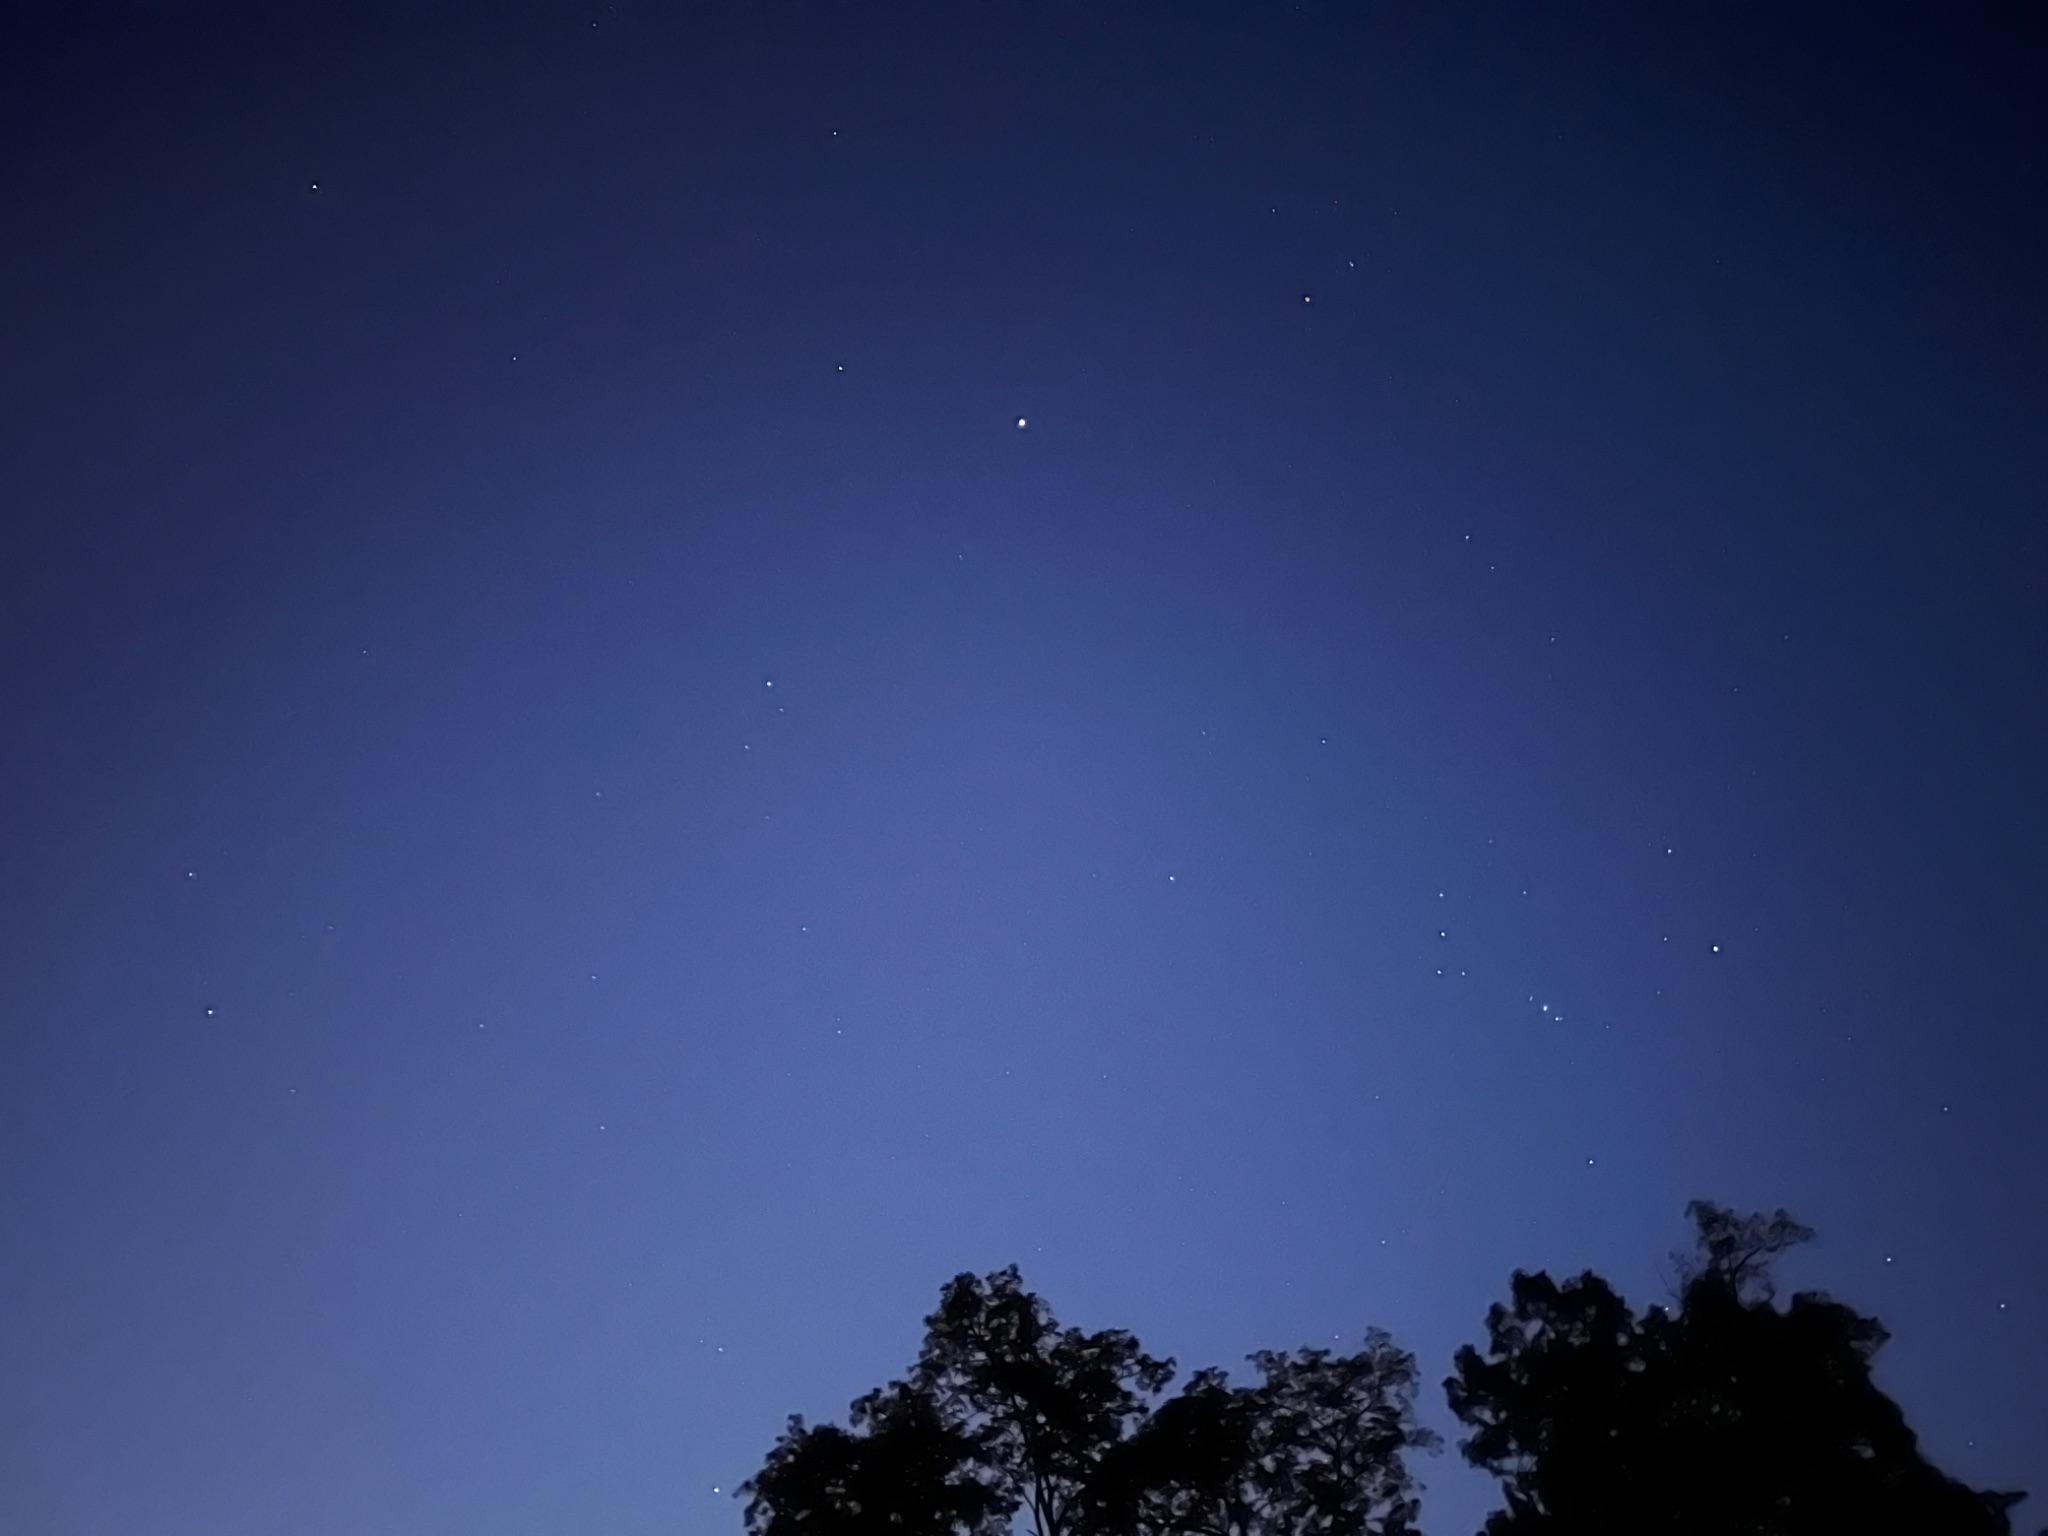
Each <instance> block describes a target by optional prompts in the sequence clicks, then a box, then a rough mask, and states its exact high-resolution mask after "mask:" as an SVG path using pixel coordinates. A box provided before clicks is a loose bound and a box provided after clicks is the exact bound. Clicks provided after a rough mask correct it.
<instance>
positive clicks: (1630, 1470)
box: [1445, 1201, 2021, 1536]
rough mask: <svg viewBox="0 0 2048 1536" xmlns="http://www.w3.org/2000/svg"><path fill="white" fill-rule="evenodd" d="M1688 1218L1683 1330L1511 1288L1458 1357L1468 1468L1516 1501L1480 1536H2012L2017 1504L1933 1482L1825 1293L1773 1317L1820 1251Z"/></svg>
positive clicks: (1721, 1221)
mask: <svg viewBox="0 0 2048 1536" xmlns="http://www.w3.org/2000/svg"><path fill="white" fill-rule="evenodd" d="M1687 1209H1688V1214H1689V1215H1690V1216H1691V1218H1692V1220H1693V1223H1694V1226H1695V1228H1696V1229H1697V1252H1696V1253H1695V1254H1694V1255H1693V1256H1691V1257H1690V1258H1689V1259H1687V1260H1685V1261H1684V1262H1683V1263H1682V1266H1681V1274H1682V1276H1683V1284H1682V1288H1681V1292H1680V1297H1679V1306H1678V1309H1677V1310H1676V1311H1675V1312H1671V1311H1667V1310H1665V1309H1664V1308H1662V1307H1654V1306H1653V1307H1651V1308H1649V1309H1648V1310H1647V1311H1646V1312H1644V1313H1642V1314H1640V1315H1638V1314H1637V1313H1636V1312H1634V1311H1633V1310H1632V1309H1631V1308H1630V1307H1629V1306H1628V1304H1627V1303H1626V1302H1624V1301H1623V1300H1622V1299H1621V1297H1620V1296H1618V1295H1617V1294H1616V1293H1615V1292H1614V1290H1613V1289H1612V1287H1610V1286H1609V1285H1608V1283H1607V1282H1606V1281H1605V1280H1602V1279H1601V1278H1600V1277H1599V1276H1598V1275H1595V1274H1591V1273H1586V1274H1582V1275H1579V1276H1578V1277H1577V1278H1575V1279H1570V1280H1566V1281H1563V1282H1562V1283H1560V1282H1558V1281H1556V1280H1553V1279H1552V1278H1551V1277H1550V1276H1549V1275H1547V1274H1542V1273H1537V1274H1525V1273H1521V1272H1517V1273H1516V1275H1515V1276H1514V1278H1513V1281H1512V1284H1511V1288H1510V1297H1511V1299H1510V1301H1509V1302H1508V1304H1506V1305H1504V1306H1500V1305H1497V1306H1495V1307H1494V1308H1493V1309H1492V1311H1491V1312H1490V1313H1489V1314H1488V1316H1487V1320H1486V1329H1487V1335H1488V1346H1487V1348H1486V1350H1485V1351H1484V1352H1482V1351H1480V1350H1478V1349H1475V1348H1472V1347H1471V1346H1467V1347H1466V1348H1464V1349H1461V1350H1460V1351H1459V1352H1458V1355H1457V1361H1456V1366H1457V1369H1456V1374H1455V1375H1453V1376H1452V1377H1451V1378H1450V1380H1449V1381H1448V1382H1447V1383H1446V1384H1445V1385H1446V1388H1447V1390H1448V1392H1449V1394H1450V1402H1451V1410H1452V1412H1453V1413H1455V1414H1456V1415H1457V1417H1458V1418H1459V1419H1460V1420H1461V1421H1463V1422H1464V1423H1465V1424H1466V1425H1467V1426H1468V1427H1469V1428H1470V1429H1471V1430H1472V1435H1471V1437H1470V1438H1469V1439H1467V1440H1465V1441H1464V1442H1463V1443H1462V1447H1461V1448H1462V1449H1463V1451H1464V1453H1465V1456H1466V1459H1467V1460H1469V1461H1471V1462H1472V1463H1473V1464H1474V1465H1476V1466H1479V1467H1483V1468H1484V1469H1486V1470H1487V1471H1489V1472H1491V1473H1493V1474H1494V1475H1495V1476H1496V1477H1499V1478H1500V1479H1501V1480H1502V1483H1503V1485H1504V1492H1505V1495H1506V1501H1507V1507H1506V1508H1505V1509H1503V1510H1501V1511H1499V1512H1497V1513H1496V1514H1494V1515H1493V1516H1491V1517H1490V1518H1489V1519H1488V1521H1487V1525H1486V1529H1487V1532H1488V1536H1553V1533H1557V1536H1563V1533H1567V1532H1569V1533H1571V1536H1607V1533H1610V1532H1611V1533H1614V1536H1622V1533H1624V1532H1627V1533H1636V1532H1647V1531H1656V1532H1668V1533H1671V1536H1694V1533H1698V1536H1726V1533H1752V1532H1753V1533H1756V1536H1806V1533H1809V1532H1811V1533H1814V1536H1822V1533H1836V1532H1845V1531H1853V1532H1856V1533H1858V1536H1889V1533H1894V1532H1896V1533H1899V1536H1905V1533H1907V1532H1912V1533H1914V1536H2004V1533H2006V1532H2007V1531H2009V1530H2010V1528H2011V1524H2010V1521H2009V1519H2008V1518H2007V1516H2006V1513H2005V1512H2006V1510H2007V1508H2008V1507H2009V1506H2011V1505H2012V1504H2014V1503H2016V1502H2017V1501H2018V1500H2019V1498H2020V1497H2021V1496H2020V1495H2018V1494H2008V1493H1982V1492H1978V1491H1975V1490H1973V1489H1970V1488H1968V1487H1966V1486H1964V1485H1963V1484H1962V1483H1959V1482H1957V1481H1956V1480H1954V1479H1953V1478H1950V1477H1947V1476H1945V1475H1943V1474H1942V1473H1941V1472H1940V1471H1938V1470H1937V1469H1936V1468H1935V1467H1933V1466H1932V1465H1931V1464H1930V1463H1929V1462H1928V1461H1927V1460H1926V1458H1925V1457H1923V1456H1922V1455H1921V1453H1920V1449H1919V1444H1918V1441H1917V1439H1916V1437H1915V1436H1914V1434H1913V1431H1912V1430H1911V1429H1910V1428H1908V1427H1907V1425H1906V1421H1905V1417H1904V1415H1903V1414H1902V1413H1901V1412H1900V1410H1899V1407H1898V1405H1897V1404H1895V1403H1894V1402H1892V1400H1891V1399H1890V1398H1888V1397H1886V1396H1885V1394H1884V1393H1883V1392H1881V1391H1880V1390H1878V1388H1877V1386H1876V1384H1875V1383H1874V1382H1873V1381H1872V1379H1871V1360H1872V1358H1873V1357H1874V1356H1875V1355H1876V1353H1877V1351H1878V1350H1879V1348H1880V1347H1882V1345H1883V1344H1884V1342H1885V1339H1886V1337H1887V1335H1886V1333H1885V1330H1884V1329H1883V1327H1882V1326H1880V1325H1879V1324H1878V1322H1877V1321H1876V1320H1875V1319H1873V1318H1868V1317H1864V1316H1861V1315H1860V1314H1858V1313H1857V1312H1855V1311H1853V1310H1852V1309H1850V1308H1849V1307H1846V1306H1844V1305H1843V1304H1841V1303H1840V1302H1837V1301H1834V1300H1832V1299H1830V1298H1828V1297H1826V1296H1824V1295H1820V1294H1818V1293H1812V1292H1808V1293H1802V1294H1800V1295H1796V1296H1794V1297H1793V1298H1792V1301H1791V1304H1790V1305H1789V1306H1787V1307H1784V1308H1779V1307H1778V1306H1776V1305H1775V1304H1774V1301H1773V1286H1772V1281H1771V1265H1772V1262H1773V1261H1774V1260H1775V1259H1776V1258H1777V1256H1778V1255H1779V1254H1780V1253H1782V1252H1783V1251H1784V1250H1785V1249H1787V1248H1789V1247H1792V1246H1793V1245H1795V1244H1797V1243H1801V1242H1804V1241H1806V1240H1807V1239H1809V1238H1810V1237H1811V1236H1812V1233H1811V1232H1810V1231H1808V1230H1807V1229H1806V1228H1804V1227H1802V1226H1800V1225H1799V1224H1798V1223H1797V1222H1795V1221H1793V1220H1792V1219H1791V1217H1789V1216H1788V1215H1786V1214H1785V1212H1783V1211H1779V1212H1777V1213H1776V1214H1775V1215H1773V1216H1769V1217H1763V1216H1740V1215H1737V1214H1736V1213H1734V1212H1733V1211H1730V1210H1727V1209H1725V1208H1723V1207H1721V1206H1717V1205H1713V1204H1709V1203H1707V1202H1705V1201H1695V1202H1694V1203H1693V1204H1692V1205H1691V1206H1690V1207H1688V1208H1687Z"/></svg>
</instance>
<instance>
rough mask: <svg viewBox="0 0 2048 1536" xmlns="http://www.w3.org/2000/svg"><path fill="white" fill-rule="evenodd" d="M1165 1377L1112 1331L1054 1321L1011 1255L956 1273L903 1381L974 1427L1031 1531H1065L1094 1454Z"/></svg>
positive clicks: (1168, 1372)
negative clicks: (983, 1272) (1005, 1263)
mask: <svg viewBox="0 0 2048 1536" xmlns="http://www.w3.org/2000/svg"><path fill="white" fill-rule="evenodd" d="M1172 1379H1173V1362H1172V1361H1171V1360H1155V1359H1153V1358H1152V1357H1151V1356H1150V1355H1148V1354H1146V1353H1145V1352H1144V1350H1142V1349H1141V1348H1139V1347H1138V1341H1137V1340H1136V1339H1135V1338H1133V1337H1132V1336H1131V1335H1130V1334H1128V1333H1125V1332H1123V1331H1121V1330H1116V1329H1112V1330H1108V1331H1105V1332H1102V1333H1083V1332H1082V1331H1081V1330H1080V1329H1078V1328H1061V1327H1060V1326H1059V1324H1058V1323H1057V1322H1056V1321H1054V1319H1053V1315H1052V1311H1051V1309H1050V1308H1049V1307H1047V1306H1046V1304H1045V1302H1044V1301H1043V1300H1041V1299H1040V1298H1039V1297H1038V1296H1037V1295H1035V1294H1033V1293H1032V1292H1030V1291H1027V1290H1025V1289H1024V1281H1023V1278H1022V1277H1021V1276H1020V1275H1019V1274H1018V1273H1017V1267H1016V1266H1015V1265H1014V1264H1013V1265H1011V1266H1010V1267H1009V1268H1008V1269H1004V1270H999V1271H997V1272H996V1273H995V1274H992V1275H990V1276H988V1277H987V1278H986V1279H978V1278H976V1277H975V1276H973V1275H959V1276H956V1277H955V1278H954V1279H953V1280H952V1281H951V1282H950V1283H949V1284H948V1285H947V1286H946V1288H945V1290H944V1291H943V1292H941V1293H940V1296H939V1309H938V1310H937V1311H936V1312H934V1313H932V1315H931V1316H930V1317H928V1318H926V1319H925V1341H924V1349H923V1352H922V1353H921V1354H920V1355H919V1356H918V1361H917V1365H916V1368H915V1369H914V1370H913V1372H912V1380H913V1381H915V1382H916V1383H917V1384H918V1386H919V1387H920V1389H921V1390H924V1391H926V1392H929V1393H930V1394H931V1395H932V1396H933V1398H934V1399H935V1400H936V1401H937V1402H938V1403H939V1404H940V1405H941V1408H942V1411H943V1412H944V1414H945V1416H946V1419H947V1421H948V1422H949V1423H953V1424H958V1425H962V1426H964V1427H966V1429H967V1430H968V1431H969V1432H970V1433H971V1434H972V1435H973V1436H974V1437H975V1439H976V1442H977V1443H978V1444H979V1445H980V1446H981V1448H982V1453H983V1456H984V1458H985V1460H986V1462H987V1464H988V1465H989V1466H990V1467H991V1468H992V1469H993V1470H994V1472H995V1473H996V1475H997V1477H998V1478H999V1479H1000V1481H1001V1484H1002V1486H1003V1487H1005V1488H1006V1489H1008V1490H1010V1491H1011V1493H1012V1494H1013V1496H1014V1497H1015V1498H1016V1499H1017V1500H1018V1502H1019V1503H1020V1504H1021V1505H1022V1506H1023V1508H1024V1509H1025V1510H1026V1511H1027V1512H1028V1513H1029V1514H1030V1516H1031V1522H1032V1527H1033V1529H1034V1531H1035V1532H1036V1533H1037V1536H1073V1533H1074V1529H1075V1518H1074V1515H1075V1511H1076V1509H1077V1506H1078V1505H1079V1504H1080V1503H1081V1502H1082V1500H1083V1495H1084V1493H1085V1491H1086V1490H1087V1488H1088V1487H1089V1485H1090V1483H1091V1482H1092V1481H1093V1479H1094V1477H1095V1474H1096V1472H1097V1470H1098V1469H1099V1467H1100V1466H1101V1464H1102V1460H1103V1458H1104V1456H1106V1455H1107V1454H1108V1453H1109V1451H1110V1450H1111V1449H1112V1448H1113V1447H1114V1446H1116V1445H1117V1444H1118V1443H1119V1442H1121V1441H1122V1440H1123V1439H1124V1438H1125V1436H1126V1435H1127V1434H1129V1432H1130V1431H1131V1429H1132V1428H1133V1427H1134V1426H1135V1425H1136V1424H1137V1423H1138V1422H1139V1420H1141V1419H1142V1418H1143V1417H1144V1414H1145V1409H1146V1403H1147V1400H1148V1399H1149V1398H1151V1397H1153V1396H1154V1395H1156V1394H1157V1393H1158V1392H1159V1390H1160V1389H1161V1388H1163V1387H1164V1386H1165V1385H1166V1384H1167V1382H1169V1381H1170V1380H1172Z"/></svg>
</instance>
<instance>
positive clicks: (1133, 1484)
mask: <svg viewBox="0 0 2048 1536" xmlns="http://www.w3.org/2000/svg"><path fill="white" fill-rule="evenodd" d="M1252 1363H1253V1364H1254V1365H1256V1366H1257V1367H1258V1370H1259V1374H1260V1376H1261V1378H1262V1380H1261V1381H1260V1383H1259V1384H1258V1385H1257V1386H1253V1387H1239V1388H1232V1387H1231V1386H1230V1384H1229V1382H1228V1380H1227V1379H1226V1378H1225V1376H1224V1374H1223V1373H1222V1372H1221V1371H1216V1370H1207V1371H1201V1372H1198V1373H1196V1375H1195V1376H1194V1377H1193V1378H1192V1379H1190V1381H1189V1382H1188V1384H1187V1386H1186V1387H1184V1388H1183V1389H1182V1390H1181V1392H1180V1393H1179V1395H1178V1396H1176V1397H1174V1398H1172V1399H1170V1400H1168V1401H1167V1402H1165V1403H1162V1404H1161V1405H1160V1406H1159V1408H1158V1409H1157V1410H1156V1411H1155V1412H1154V1413H1153V1414H1152V1415H1151V1417H1150V1418H1149V1419H1148V1420H1147V1421H1146V1422H1145V1423H1144V1425H1143V1426H1141V1427H1140V1428H1139V1430H1138V1432H1137V1433H1136V1434H1135V1435H1133V1436H1132V1437H1131V1438H1130V1439H1129V1440H1127V1441H1125V1442H1124V1443H1123V1444H1121V1445H1120V1446H1118V1447H1117V1448H1116V1449H1115V1450H1114V1451H1113V1452H1112V1453H1111V1455H1110V1456H1109V1458H1108V1459H1107V1462H1106V1465H1105V1467H1104V1475H1103V1476H1102V1478H1101V1479H1100V1480H1099V1481H1098V1483H1097V1485H1096V1488H1095V1503H1094V1507H1093V1509H1092V1511H1091V1513H1092V1519H1091V1521H1090V1528H1091V1530H1092V1531H1095V1532H1099V1533H1101V1536H1403V1533H1405V1532H1408V1531H1411V1530H1413V1529H1414V1522H1415V1514H1416V1510H1417V1508H1418V1505H1419V1501H1418V1500H1417V1498H1416V1496H1415V1495H1416V1484H1415V1481H1414V1478H1413V1477H1412V1476H1411V1474H1410V1473H1409V1471H1408V1467H1407V1463H1406V1460H1405V1456H1406V1453H1407V1452H1408V1451H1409V1450H1411V1449H1427V1448H1433V1447H1434V1446H1435V1444H1436V1443H1437V1442H1436V1436H1435V1435H1434V1434H1432V1433H1431V1432H1430V1431H1429V1430H1427V1429H1425V1428H1423V1427H1422V1426H1421V1425H1420V1424H1418V1423H1417V1422H1416V1421H1415V1414H1414V1407H1415V1388H1416V1369H1415V1357H1414V1356H1413V1355H1410V1354H1408V1353H1407V1352H1406V1351H1404V1350H1401V1349H1399V1348H1397V1347H1396V1346H1395V1344H1394V1342H1393V1340H1392V1339H1391V1338H1389V1337H1388V1336H1387V1335H1386V1334H1385V1333H1383V1332H1380V1331H1379V1330H1377V1329H1374V1330H1372V1331H1371V1332H1369V1333H1368V1334H1367V1335H1366V1340H1365V1348H1364V1349H1363V1350H1361V1351H1360V1352H1359V1353H1358V1354H1355V1355H1334V1354H1332V1353H1331V1352H1330V1351H1329V1350H1327V1349H1303V1350H1296V1351H1294V1352H1292V1353H1281V1352H1278V1351H1274V1350H1262V1351H1261V1352H1259V1353H1258V1354H1255V1355H1253V1356H1252Z"/></svg>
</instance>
